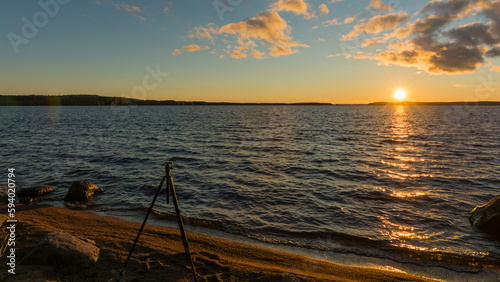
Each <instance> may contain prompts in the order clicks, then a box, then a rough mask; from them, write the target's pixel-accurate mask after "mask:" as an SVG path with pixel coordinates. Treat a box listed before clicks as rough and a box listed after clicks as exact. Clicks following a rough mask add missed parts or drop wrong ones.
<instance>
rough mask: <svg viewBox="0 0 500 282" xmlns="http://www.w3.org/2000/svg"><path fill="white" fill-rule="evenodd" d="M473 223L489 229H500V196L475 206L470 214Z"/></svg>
mask: <svg viewBox="0 0 500 282" xmlns="http://www.w3.org/2000/svg"><path fill="white" fill-rule="evenodd" d="M469 220H470V222H471V223H472V225H474V226H476V227H478V228H481V229H484V230H489V231H500V196H498V197H495V198H493V199H491V200H490V201H489V202H488V203H486V204H484V205H482V206H477V207H475V208H474V209H473V210H472V211H471V212H470V215H469Z"/></svg>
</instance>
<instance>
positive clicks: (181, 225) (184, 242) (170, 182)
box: [116, 162, 198, 282]
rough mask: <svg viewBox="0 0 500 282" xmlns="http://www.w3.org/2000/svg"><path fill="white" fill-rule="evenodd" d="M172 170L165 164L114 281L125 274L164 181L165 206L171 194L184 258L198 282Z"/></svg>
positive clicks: (170, 163)
mask: <svg viewBox="0 0 500 282" xmlns="http://www.w3.org/2000/svg"><path fill="white" fill-rule="evenodd" d="M172 168H173V167H172V162H165V176H163V178H162V180H161V182H160V186H159V187H158V190H156V194H155V197H154V198H153V201H152V202H151V205H150V206H149V209H148V213H147V214H146V217H145V218H144V222H142V226H141V229H139V233H138V234H137V237H136V238H135V240H134V244H133V245H132V249H131V250H130V253H129V254H128V257H127V260H126V261H125V264H124V265H123V268H122V270H121V271H120V275H119V276H118V279H117V280H116V281H120V279H121V278H122V275H123V273H124V272H125V268H126V267H127V264H128V261H129V260H130V257H131V256H132V252H133V251H134V248H135V245H136V244H137V242H138V241H139V237H140V236H141V233H142V230H143V229H144V225H146V221H147V220H148V217H149V214H150V213H151V211H152V210H153V206H154V204H155V202H156V198H158V195H159V194H160V190H161V187H162V186H163V183H164V182H165V180H166V181H167V204H168V203H169V194H170V193H172V200H173V202H174V207H175V213H176V214H177V223H178V224H179V229H180V231H181V238H182V245H183V246H184V251H185V252H186V258H187V259H188V261H189V262H190V263H191V270H192V271H193V277H194V281H196V282H198V279H197V276H196V270H195V269H194V263H193V258H192V257H191V253H190V252H189V243H188V240H187V237H186V231H185V230H184V223H183V222H182V216H181V210H180V209H179V202H178V201H177V194H176V193H175V188H174V181H173V180H172V176H170V170H171V169H172Z"/></svg>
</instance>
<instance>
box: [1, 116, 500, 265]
mask: <svg viewBox="0 0 500 282" xmlns="http://www.w3.org/2000/svg"><path fill="white" fill-rule="evenodd" d="M499 109H500V107H495V106H435V107H434V106H158V107H156V106H142V107H132V106H122V107H120V106H117V107H76V106H75V107H69V106H63V107H56V106H52V107H0V127H1V133H0V135H1V138H0V148H1V149H0V156H1V163H2V168H4V169H6V168H10V167H14V168H15V169H16V172H17V173H16V180H17V182H18V186H19V187H21V188H23V187H31V186H35V185H53V186H55V187H56V188H58V190H57V191H56V192H55V193H54V194H53V195H51V196H49V197H48V198H47V199H46V201H48V202H52V203H54V204H57V203H62V200H63V198H64V195H65V193H66V191H67V188H69V186H70V184H71V182H72V181H75V180H80V179H85V180H88V181H90V182H92V183H94V184H96V185H98V186H99V187H101V188H103V189H104V190H105V193H104V194H101V195H98V196H96V197H95V198H94V202H93V204H92V205H89V206H88V207H87V208H88V209H91V210H95V211H101V212H104V213H106V214H108V215H111V216H122V217H127V216H133V215H137V216H138V217H141V218H142V217H143V216H144V214H145V212H146V210H147V208H148V206H149V204H150V202H151V200H152V199H153V195H154V193H155V191H156V189H157V187H158V184H159V182H160V180H161V178H162V176H163V175H164V162H165V161H167V160H168V161H173V162H174V164H173V166H174V169H173V171H172V175H173V178H174V183H175V187H176V190H177V195H178V198H179V203H180V206H181V210H182V213H183V216H184V217H185V218H186V221H187V222H188V227H189V226H202V227H205V228H206V229H208V230H217V231H223V232H225V233H230V234H236V235H241V236H244V237H247V238H253V239H256V240H259V241H263V242H269V243H273V244H282V245H293V246H300V247H303V248H307V249H314V250H319V251H332V252H338V253H353V254H358V255H362V256H371V257H382V258H383V257H386V258H390V259H394V260H405V259H406V258H410V257H411V258H419V259H421V260H431V261H432V260H447V261H460V262H463V263H465V264H474V263H477V262H478V259H479V263H480V264H485V265H488V264H495V261H497V260H498V259H499V258H500V243H499V239H498V238H494V237H492V236H491V235H488V234H485V233H483V232H481V231H479V230H478V229H476V228H475V227H473V226H471V225H470V223H469V220H468V213H469V211H470V210H472V209H473V208H474V207H475V206H476V205H480V204H484V203H486V202H487V201H488V200H490V199H491V198H492V197H494V196H498V195H499V194H500V193H499V191H500V189H499V187H500V134H499V132H500V111H499ZM164 190H165V189H163V191H162V196H161V197H160V198H159V200H158V202H157V203H156V205H155V216H154V218H156V219H157V220H160V221H161V220H165V221H170V220H172V219H173V218H174V217H173V216H174V215H175V211H174V209H173V207H172V204H170V205H169V206H167V205H166V203H165V191H164Z"/></svg>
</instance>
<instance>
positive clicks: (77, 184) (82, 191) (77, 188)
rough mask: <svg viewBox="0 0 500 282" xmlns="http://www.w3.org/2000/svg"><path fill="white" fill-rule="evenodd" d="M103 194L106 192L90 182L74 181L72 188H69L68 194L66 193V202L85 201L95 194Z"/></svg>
mask: <svg viewBox="0 0 500 282" xmlns="http://www.w3.org/2000/svg"><path fill="white" fill-rule="evenodd" d="M102 192H104V190H102V189H101V188H99V187H97V186H95V185H94V184H92V183H90V182H88V181H85V180H79V181H74V182H73V183H71V187H69V190H68V193H66V197H64V201H83V200H87V199H89V198H90V197H92V196H93V195H94V193H102Z"/></svg>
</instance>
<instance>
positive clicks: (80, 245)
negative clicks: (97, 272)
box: [21, 232, 100, 273]
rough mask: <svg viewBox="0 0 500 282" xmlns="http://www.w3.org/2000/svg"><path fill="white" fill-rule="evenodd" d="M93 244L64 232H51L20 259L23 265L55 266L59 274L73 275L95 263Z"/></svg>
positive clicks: (96, 256)
mask: <svg viewBox="0 0 500 282" xmlns="http://www.w3.org/2000/svg"><path fill="white" fill-rule="evenodd" d="M99 252H100V249H99V248H98V247H96V245H95V242H94V241H92V240H89V239H86V238H82V237H76V236H72V235H69V234H67V233H64V232H52V233H49V234H47V235H45V237H44V238H43V239H42V241H40V243H38V245H37V246H36V247H35V248H34V249H33V250H32V251H31V252H30V253H29V254H28V255H27V256H26V257H24V258H23V259H22V261H21V263H23V264H42V265H55V266H57V269H58V271H60V272H69V273H75V272H78V271H80V270H82V269H84V268H87V267H89V266H91V265H92V264H94V263H95V262H97V259H98V258H99Z"/></svg>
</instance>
